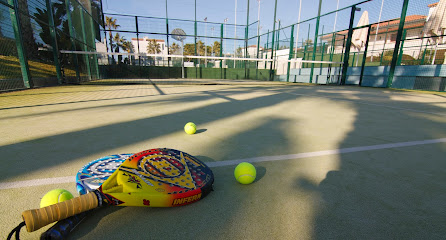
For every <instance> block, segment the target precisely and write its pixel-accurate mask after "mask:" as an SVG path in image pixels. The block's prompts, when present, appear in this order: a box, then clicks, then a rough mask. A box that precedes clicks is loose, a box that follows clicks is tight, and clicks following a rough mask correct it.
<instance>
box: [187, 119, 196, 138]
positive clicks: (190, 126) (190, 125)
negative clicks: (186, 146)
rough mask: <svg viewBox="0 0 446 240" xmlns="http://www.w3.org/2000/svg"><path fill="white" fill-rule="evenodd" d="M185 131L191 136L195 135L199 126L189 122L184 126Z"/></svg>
mask: <svg viewBox="0 0 446 240" xmlns="http://www.w3.org/2000/svg"><path fill="white" fill-rule="evenodd" d="M184 131H185V132H186V133H187V134H189V135H191V134H194V133H195V132H196V131H197V125H195V124H194V123H193V122H188V123H187V124H186V125H185V126H184Z"/></svg>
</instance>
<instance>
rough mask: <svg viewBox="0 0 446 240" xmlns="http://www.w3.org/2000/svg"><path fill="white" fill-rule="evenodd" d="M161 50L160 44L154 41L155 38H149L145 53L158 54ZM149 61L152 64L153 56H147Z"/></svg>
mask: <svg viewBox="0 0 446 240" xmlns="http://www.w3.org/2000/svg"><path fill="white" fill-rule="evenodd" d="M160 52H161V46H160V44H159V43H157V42H156V40H155V39H150V40H149V43H148V44H147V53H148V54H158V53H160ZM149 60H150V62H151V63H152V64H153V63H154V61H153V57H149Z"/></svg>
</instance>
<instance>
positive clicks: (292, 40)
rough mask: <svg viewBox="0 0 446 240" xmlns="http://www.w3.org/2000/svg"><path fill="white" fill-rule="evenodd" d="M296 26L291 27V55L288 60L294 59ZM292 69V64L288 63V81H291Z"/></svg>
mask: <svg viewBox="0 0 446 240" xmlns="http://www.w3.org/2000/svg"><path fill="white" fill-rule="evenodd" d="M293 44H294V25H291V37H290V53H289V55H288V60H291V59H293V53H294V51H293V50H294V46H293ZM290 68H291V62H288V69H287V72H286V81H287V82H289V81H290Z"/></svg>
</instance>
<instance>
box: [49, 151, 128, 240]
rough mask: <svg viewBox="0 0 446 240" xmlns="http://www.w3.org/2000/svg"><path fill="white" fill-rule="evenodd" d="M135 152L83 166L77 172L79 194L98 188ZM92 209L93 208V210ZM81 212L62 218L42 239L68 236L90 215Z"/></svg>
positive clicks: (53, 239) (52, 239) (109, 157)
mask: <svg viewBox="0 0 446 240" xmlns="http://www.w3.org/2000/svg"><path fill="white" fill-rule="evenodd" d="M132 155H133V154H114V155H110V156H106V157H102V158H99V159H96V160H93V161H91V162H89V163H88V164H86V165H85V166H83V167H82V168H81V169H80V170H79V171H78V172H77V174H76V189H77V191H78V193H79V195H84V194H86V193H89V192H92V191H94V190H96V189H98V188H99V187H100V186H101V185H102V183H104V182H105V181H106V180H107V179H108V177H110V175H112V174H113V173H114V172H115V171H116V169H118V168H119V166H121V164H122V163H123V162H124V161H125V160H126V159H127V158H129V157H130V156H132ZM91 211H92V210H91ZM88 213H89V212H84V213H80V214H77V215H74V216H71V217H69V218H66V219H63V220H60V221H59V222H57V223H56V224H54V225H53V226H52V227H51V228H49V229H48V230H47V231H45V232H44V233H42V235H41V236H40V239H41V240H56V239H57V240H59V239H65V238H66V237H68V235H69V233H70V232H72V231H73V230H74V229H75V228H76V227H77V226H78V225H79V224H80V223H81V222H82V221H83V220H84V219H85V217H86V216H87V215H88Z"/></svg>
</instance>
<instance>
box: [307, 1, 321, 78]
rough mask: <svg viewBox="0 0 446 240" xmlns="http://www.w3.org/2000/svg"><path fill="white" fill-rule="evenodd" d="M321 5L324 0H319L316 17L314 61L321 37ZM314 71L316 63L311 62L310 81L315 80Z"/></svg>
mask: <svg viewBox="0 0 446 240" xmlns="http://www.w3.org/2000/svg"><path fill="white" fill-rule="evenodd" d="M321 6H322V0H319V9H318V11H317V19H316V29H315V30H314V43H313V56H311V60H312V61H314V60H316V48H317V38H318V37H319V22H320V20H321ZM313 73H314V63H311V70H310V83H312V82H313Z"/></svg>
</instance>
